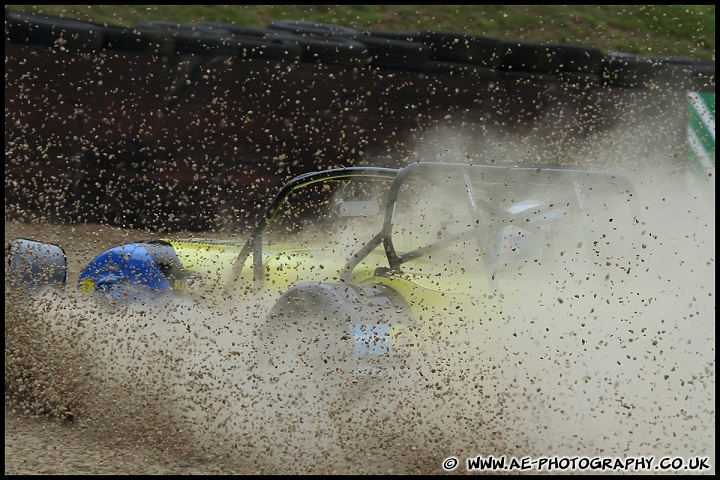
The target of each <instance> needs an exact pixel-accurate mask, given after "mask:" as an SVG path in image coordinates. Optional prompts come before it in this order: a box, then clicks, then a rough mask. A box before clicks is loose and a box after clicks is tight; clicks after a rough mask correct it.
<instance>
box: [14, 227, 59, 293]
mask: <svg viewBox="0 0 720 480" xmlns="http://www.w3.org/2000/svg"><path fill="white" fill-rule="evenodd" d="M8 254H9V255H8V257H9V260H8V261H9V265H8V267H9V269H8V282H9V284H10V285H11V286H13V287H15V288H22V289H25V291H26V292H27V293H35V292H37V291H38V290H39V289H40V288H42V287H48V286H49V287H56V288H64V287H65V281H66V279H67V258H66V257H65V251H64V250H63V249H62V247H60V246H58V245H53V244H51V243H42V242H37V241H35V240H28V239H25V238H16V239H14V240H13V241H12V242H10V245H9V247H8Z"/></svg>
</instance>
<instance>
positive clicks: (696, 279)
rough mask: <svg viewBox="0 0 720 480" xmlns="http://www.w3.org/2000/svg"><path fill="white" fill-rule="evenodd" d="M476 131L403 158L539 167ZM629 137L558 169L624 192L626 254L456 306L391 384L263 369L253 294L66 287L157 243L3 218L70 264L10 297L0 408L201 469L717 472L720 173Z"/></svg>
mask: <svg viewBox="0 0 720 480" xmlns="http://www.w3.org/2000/svg"><path fill="white" fill-rule="evenodd" d="M487 138H493V140H487V142H488V148H487V149H485V150H483V145H478V144H474V145H472V146H469V145H463V144H462V143H461V142H455V141H451V142H447V143H446V140H447V139H445V140H443V137H442V135H441V133H438V135H437V137H434V138H433V137H432V135H428V136H427V138H426V140H427V141H428V144H429V145H431V146H432V147H433V148H435V149H437V150H436V151H435V150H433V148H425V149H424V152H425V158H419V156H418V158H415V159H413V161H414V160H429V161H439V160H440V161H443V160H449V159H453V158H464V159H466V161H473V162H475V161H477V163H481V160H484V161H485V162H487V161H493V160H494V161H503V162H507V161H508V160H509V159H516V158H528V157H530V159H531V160H532V159H533V158H539V157H540V156H541V155H540V154H536V153H535V150H534V149H535V148H536V147H537V145H536V144H534V143H533V142H532V141H529V142H526V143H524V144H522V145H521V148H520V150H519V151H514V150H513V149H511V148H509V147H507V146H506V145H507V142H506V141H503V140H501V138H500V137H494V136H493V135H488V136H487ZM633 138H635V139H637V136H636V135H635V136H634V135H633V132H631V131H628V132H627V134H626V135H623V136H617V135H616V136H615V137H613V139H612V141H610V140H609V137H603V136H598V137H597V138H596V139H595V140H594V141H593V144H592V145H591V146H589V147H588V148H587V149H582V151H581V152H576V153H577V154H578V158H577V163H573V160H571V161H570V162H565V163H569V164H571V165H572V164H578V165H581V164H589V165H592V166H594V165H596V164H597V165H598V166H599V167H601V168H598V169H601V170H610V171H615V172H617V173H621V174H624V175H627V176H628V177H629V178H630V179H631V180H632V181H633V183H634V184H635V186H636V187H637V189H638V197H639V201H640V203H641V213H642V219H641V223H640V224H639V225H638V226H637V228H638V229H639V231H638V232H637V233H638V235H639V236H640V241H639V242H638V244H637V245H636V246H635V248H634V250H633V251H632V252H631V254H630V255H625V254H623V255H614V254H613V252H612V250H613V248H612V247H613V245H610V248H609V251H606V252H603V256H602V258H599V257H598V258H596V259H595V261H593V262H588V263H587V264H582V263H578V262H574V263H572V264H568V265H567V266H566V267H565V268H559V269H554V270H553V271H552V273H551V274H550V275H548V276H547V277H545V278H538V279H537V280H536V281H530V282H528V284H527V286H526V287H523V288H522V289H516V290H512V291H505V292H502V295H494V296H490V295H489V296H487V298H485V297H483V296H480V297H479V298H478V301H477V302H475V303H473V304H471V305H460V306H458V310H457V311H456V312H452V313H448V316H447V318H444V319H442V321H444V322H447V323H448V324H453V325H460V326H459V327H458V329H457V331H458V337H457V338H458V339H460V340H454V341H452V342H450V341H448V342H442V343H439V344H438V345H434V346H433V347H431V348H429V349H428V351H426V352H425V353H424V354H423V355H422V356H419V357H418V358H417V359H414V360H413V361H411V362H409V363H408V366H410V367H411V368H410V369H409V370H407V371H405V372H404V373H401V374H400V375H399V376H398V377H395V378H392V379H391V378H386V379H380V380H378V381H376V382H368V383H365V382H357V383H350V384H344V385H343V388H337V389H336V388H334V387H333V388H328V389H316V388H314V387H313V384H314V382H315V381H316V380H317V379H318V377H319V376H321V375H320V373H317V372H316V373H313V372H309V373H303V374H302V375H300V376H299V378H300V380H298V377H292V373H293V372H290V374H289V373H288V372H287V371H283V369H282V368H280V369H278V368H276V367H273V366H272V365H268V364H267V362H265V360H264V359H262V358H258V355H257V351H256V349H255V348H254V345H255V344H256V343H255V342H256V336H257V334H258V331H259V330H260V329H262V328H263V326H264V322H265V315H266V313H267V311H268V309H269V307H270V302H269V301H268V299H266V298H263V297H262V296H260V297H246V298H234V299H232V300H227V301H222V302H218V303H213V302H210V301H203V300H202V299H196V300H195V301H190V300H183V299H180V300H177V301H172V302H167V303H166V304H158V305H150V304H148V305H139V306H114V305H108V304H103V303H96V302H88V301H87V300H86V299H81V298H80V297H79V294H77V293H76V292H74V290H73V288H72V286H73V285H74V283H73V275H74V278H77V273H78V272H79V269H80V268H81V267H82V265H83V264H84V263H83V262H86V261H88V260H89V259H90V258H91V257H92V255H94V254H97V253H99V252H100V251H101V250H102V249H104V248H106V247H109V246H112V245H114V244H116V243H117V242H118V241H127V240H129V239H139V238H148V237H149V236H151V235H149V234H147V233H142V232H138V231H131V230H124V229H109V228H107V227H101V226H93V225H88V226H81V227H77V228H75V227H67V226H60V227H59V226H49V225H29V224H20V223H8V222H6V225H5V236H6V243H7V242H8V240H9V239H11V238H14V237H32V238H35V239H40V240H45V241H52V240H53V238H55V239H57V240H56V241H58V242H59V243H62V244H63V245H64V246H65V247H66V250H67V251H68V254H69V255H70V268H71V275H70V278H69V285H70V286H71V287H70V288H69V289H68V291H67V292H64V293H57V292H48V293H47V294H46V296H45V297H43V298H41V299H39V300H37V301H36V302H34V303H32V304H29V303H28V302H26V301H25V300H23V299H21V298H19V297H17V296H15V294H14V293H13V292H9V291H8V290H6V303H7V306H6V312H5V323H6V327H5V328H6V330H5V338H6V353H5V363H6V366H5V382H6V402H7V399H8V392H9V391H12V392H15V393H14V395H11V396H13V398H14V401H15V402H16V404H17V408H18V409H20V410H22V411H25V412H26V413H28V414H36V415H44V416H48V417H50V418H53V419H64V421H73V422H75V423H78V424H81V425H84V426H85V427H86V428H87V429H90V430H92V431H94V432H97V433H98V435H99V437H102V439H103V442H106V443H108V444H122V443H132V444H138V445H146V446H147V447H148V448H153V449H158V450H159V451H163V452H169V453H171V454H172V455H176V456H177V457H178V458H183V459H184V461H187V462H191V463H193V464H195V465H200V466H203V468H205V469H206V470H207V471H208V472H210V471H212V472H221V473H256V472H257V473H332V472H337V473H443V469H442V462H443V460H444V459H445V458H447V457H450V456H455V457H457V458H459V459H460V462H461V464H460V467H459V468H458V469H457V470H456V472H459V473H464V472H465V469H464V465H463V462H464V459H466V458H472V457H475V456H477V455H482V456H488V455H495V456H501V455H506V456H508V457H510V456H514V457H516V458H521V457H525V456H531V457H535V458H537V457H540V456H552V455H559V456H587V457H613V458H615V457H620V458H627V457H637V456H641V455H647V456H654V457H655V458H656V459H659V458H661V457H664V456H670V457H678V456H680V457H683V458H686V459H687V458H691V457H695V456H708V457H710V463H711V465H713V468H712V469H711V470H710V473H711V472H714V470H715V469H714V462H715V454H714V451H715V393H714V392H715V323H714V319H715V298H714V296H715V249H714V242H715V207H714V179H711V180H710V181H708V180H707V179H705V178H702V179H700V180H698V181H696V182H695V183H691V182H689V181H688V178H689V176H688V175H689V174H688V173H687V172H685V171H684V170H683V169H682V168H679V167H678V166H677V163H676V161H677V160H676V158H674V157H673V155H672V154H666V155H664V156H656V157H654V158H648V154H647V149H648V148H649V147H647V146H646V145H639V144H637V142H634V141H633V140H632V139H633ZM447 145H452V147H449V146H447ZM490 145H495V146H496V147H501V149H500V150H502V151H500V150H498V148H490ZM652 148H653V149H657V150H658V151H662V149H661V148H660V147H658V146H657V145H654V146H653V147H652ZM479 151H484V152H485V153H486V155H489V156H490V158H482V156H479V155H478V154H477V152H479ZM470 152H472V153H470ZM498 152H500V153H498ZM542 156H547V152H544V153H543V154H542ZM499 157H502V158H503V159H504V160H498V158H499ZM583 158H584V159H589V161H584V160H583ZM476 159H477V160H476ZM73 250H77V251H79V252H80V254H79V255H78V254H72V255H71V252H72V251H73ZM73 262H77V263H76V264H73ZM288 362H290V359H288ZM288 365H289V363H288ZM325 374H328V372H325V373H323V375H325ZM314 375H315V376H314ZM328 375H329V374H328ZM328 378H329V379H330V381H329V382H328ZM325 381H326V384H329V385H331V386H333V385H335V384H339V383H340V382H337V381H336V382H333V381H332V377H331V376H330V377H328V376H326V377H325ZM703 473H707V472H703Z"/></svg>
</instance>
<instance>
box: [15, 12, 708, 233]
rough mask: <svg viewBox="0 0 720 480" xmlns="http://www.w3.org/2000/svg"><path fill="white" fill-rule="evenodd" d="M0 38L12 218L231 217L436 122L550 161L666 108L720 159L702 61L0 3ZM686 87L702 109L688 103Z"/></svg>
mask: <svg viewBox="0 0 720 480" xmlns="http://www.w3.org/2000/svg"><path fill="white" fill-rule="evenodd" d="M5 36H6V41H5V58H6V61H5V106H6V107H5V112H6V122H5V153H6V154H5V171H6V175H5V200H6V209H5V212H6V218H8V217H21V218H26V219H27V218H30V217H32V216H35V217H41V218H48V219H53V218H55V219H59V220H64V221H99V222H105V223H110V224H117V225H134V226H150V227H164V228H180V227H185V228H197V229H202V228H209V227H217V226H221V225H226V224H227V223H226V222H227V221H228V219H235V220H236V219H240V221H239V222H238V223H239V224H240V225H242V223H243V222H244V221H246V220H247V221H251V220H252V219H253V218H254V216H255V215H257V214H259V213H260V212H261V211H262V204H263V203H264V202H265V201H266V200H267V198H268V196H269V195H271V194H272V193H273V192H274V191H275V189H276V188H277V187H278V186H279V185H280V184H282V182H284V181H285V180H287V179H288V178H289V177H291V176H293V175H296V174H298V173H301V172H304V171H307V170H312V169H317V168H329V167H336V166H341V165H352V164H360V163H376V164H377V163H382V164H384V165H387V166H397V165H401V164H404V163H407V162H409V161H414V159H416V158H417V157H418V155H419V154H421V153H428V152H427V151H426V150H428V149H426V148H422V149H420V150H421V151H420V152H418V150H417V147H416V145H417V144H419V143H425V144H430V145H435V144H436V143H437V142H436V140H435V139H434V138H433V137H432V135H433V131H434V130H436V129H446V130H447V131H449V132H451V134H452V135H454V136H456V137H457V139H458V140H459V141H464V142H469V143H471V144H472V143H473V142H475V143H479V142H480V140H481V139H482V138H484V137H485V136H487V134H488V132H489V131H499V132H501V134H502V135H503V136H504V138H507V139H515V140H517V143H518V144H523V141H524V140H525V139H527V138H530V137H532V138H533V139H537V141H538V142H540V143H543V142H546V143H545V144H544V146H545V150H544V151H543V152H542V153H541V154H540V155H541V157H537V156H535V157H533V158H531V160H532V161H533V162H543V161H545V162H552V163H557V162H558V159H562V158H564V155H565V154H566V150H567V146H568V145H569V144H570V143H571V142H572V141H577V142H580V143H582V142H585V141H586V140H588V139H592V138H593V136H596V135H599V134H602V132H605V131H609V130H612V129H613V128H623V129H630V128H633V127H634V124H633V122H639V121H642V120H643V119H644V118H663V120H664V121H666V123H667V125H675V124H678V125H680V124H682V125H687V126H688V127H689V129H688V130H687V131H686V130H685V129H684V128H683V129H678V130H677V132H675V131H674V130H669V131H667V132H665V133H664V135H662V138H663V141H667V142H669V143H671V144H672V145H673V147H675V146H682V147H681V148H682V149H683V152H684V150H685V148H686V147H685V146H686V145H688V146H689V147H691V148H694V147H698V149H694V150H693V152H699V153H700V154H697V155H696V154H693V155H694V156H693V157H692V162H695V163H697V162H696V159H701V160H702V163H701V165H702V166H703V169H705V170H707V169H708V168H710V167H712V168H713V169H714V123H713V126H712V128H710V127H707V128H708V129H707V130H706V129H705V128H706V126H707V125H708V122H707V119H708V118H712V119H713V122H714V95H715V93H714V92H715V68H714V62H702V61H698V60H692V59H684V58H655V57H642V56H637V55H628V54H624V53H620V52H601V51H598V50H597V49H594V48H592V47H586V46H580V45H564V44H541V43H534V42H506V41H502V40H499V39H496V38H492V37H486V36H480V35H470V34H464V33H454V32H444V31H434V30H423V31H414V32H413V31H408V32H404V31H384V30H377V31H373V30H369V31H359V30H357V29H352V28H350V27H344V26H339V25H327V24H314V23H310V22H303V21H294V20H283V21H274V22H271V23H270V24H269V25H268V26H267V28H260V27H249V26H242V25H232V24H223V23H213V22H202V23H198V24H170V23H168V22H139V23H138V24H137V25H134V26H132V27H128V26H120V25H101V24H95V23H91V22H81V21H77V20H68V19H60V18H57V17H49V16H40V15H31V14H25V13H19V12H12V11H10V12H8V11H7V10H6V35H5ZM688 92H693V93H691V95H694V96H693V97H691V98H692V99H693V100H691V105H701V103H700V102H699V101H698V100H697V99H700V100H702V105H704V106H708V108H707V109H704V108H703V109H699V110H698V113H697V115H695V114H694V110H692V109H691V110H690V112H693V115H692V116H690V119H688V111H689V110H688V108H687V105H688V100H687V95H688ZM710 106H711V107H712V108H710ZM631 110H632V111H633V112H634V115H632V116H630V115H626V114H625V113H627V112H628V111H631ZM710 111H711V114H710V113H707V112H710ZM669 128H671V127H669ZM710 132H712V145H711V146H710V144H708V139H709V138H710V136H711V133H710ZM651 133H653V132H651ZM654 134H656V133H654ZM695 137H697V140H696V139H695ZM558 139H561V141H557V140H558ZM649 143H652V141H651V142H649ZM701 145H706V148H705V149H702V148H699V146H701ZM439 148H440V147H439ZM439 155H440V156H441V154H439ZM500 160H502V161H508V160H509V161H513V160H515V159H513V158H510V159H508V158H503V159H500ZM693 164H694V163H693ZM690 165H691V163H690V162H688V168H689V166H690Z"/></svg>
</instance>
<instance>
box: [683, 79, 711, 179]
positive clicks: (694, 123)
mask: <svg viewBox="0 0 720 480" xmlns="http://www.w3.org/2000/svg"><path fill="white" fill-rule="evenodd" d="M688 106H689V109H688V129H687V140H688V158H689V159H690V164H691V169H692V170H693V171H694V172H696V173H698V174H699V175H700V176H701V177H700V178H703V177H704V178H706V179H711V180H712V181H714V178H715V93H698V92H689V93H688Z"/></svg>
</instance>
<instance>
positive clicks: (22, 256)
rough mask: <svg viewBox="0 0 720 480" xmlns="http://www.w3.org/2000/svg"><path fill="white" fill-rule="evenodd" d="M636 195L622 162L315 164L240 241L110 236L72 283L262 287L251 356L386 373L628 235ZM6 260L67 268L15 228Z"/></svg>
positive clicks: (177, 289) (61, 278) (150, 294)
mask: <svg viewBox="0 0 720 480" xmlns="http://www.w3.org/2000/svg"><path fill="white" fill-rule="evenodd" d="M637 204H638V202H637V196H636V193H635V190H634V188H633V186H632V184H631V183H630V182H629V181H628V180H627V179H626V178H624V177H622V176H620V175H615V174H611V173H604V172H594V171H588V170H582V169H577V168H575V169H572V168H550V167H542V168H539V167H537V168H536V167H520V166H499V165H469V164H447V163H415V164H411V165H409V166H406V167H404V168H402V169H389V168H378V167H350V168H342V169H334V170H326V171H319V172H312V173H308V174H304V175H301V176H299V177H297V178H295V179H293V180H292V181H290V182H289V183H287V184H286V185H285V186H284V187H283V188H282V189H281V190H280V192H279V193H278V195H277V196H276V197H275V200H274V201H273V202H272V203H271V204H270V206H269V207H268V209H267V212H266V215H265V216H264V217H263V219H262V220H261V222H260V223H259V224H258V225H257V226H256V227H255V229H254V230H253V231H252V232H251V233H250V236H249V238H248V239H247V240H246V241H244V242H236V241H222V240H218V239H207V238H206V239H199V238H191V239H163V240H154V241H141V242H132V243H128V244H124V245H120V246H116V247H113V248H110V249H108V250H106V251H104V252H103V253H101V254H100V255H98V256H97V257H95V258H94V259H93V260H92V261H91V262H90V263H89V264H88V265H87V266H86V267H85V269H84V270H83V271H82V272H81V274H80V276H79V280H78V289H79V290H80V291H81V292H83V293H86V294H88V295H90V296H93V297H102V298H109V299H111V301H112V302H131V303H137V302H154V301H157V300H159V299H162V298H167V297H172V296H183V297H188V298H193V297H197V298H202V299H209V298H218V299H232V298H240V297H247V296H251V295H262V298H264V299H266V300H270V304H271V305H272V307H271V308H270V310H269V313H268V315H267V318H266V320H265V321H264V323H263V324H262V326H261V327H260V329H259V331H258V333H257V335H256V337H255V338H256V344H255V347H256V350H257V352H258V355H260V356H261V357H263V358H264V360H262V363H268V364H271V365H275V366H276V367H277V364H279V363H282V364H284V365H285V366H286V367H288V368H290V369H291V370H293V371H295V369H301V367H300V366H299V365H300V364H297V365H294V366H292V367H290V363H291V362H297V360H298V359H302V365H303V367H304V368H305V369H309V370H324V371H326V372H328V373H332V374H335V375H339V376H340V377H342V378H346V379H347V378H355V379H357V378H361V377H376V376H383V375H387V373H388V371H391V370H392V369H397V368H406V367H407V365H406V363H405V360H404V359H406V358H408V356H409V355H412V353H413V352H417V351H419V350H420V349H422V348H424V346H425V345H428V344H435V345H438V344H443V342H449V341H450V340H451V339H452V338H453V336H455V337H457V336H463V335H468V332H469V331H476V327H477V325H464V322H466V321H467V322H470V320H469V319H466V318H465V317H463V316H462V315H460V316H458V315H457V311H458V310H459V309H461V308H468V306H471V307H470V308H476V309H480V308H483V309H486V310H487V309H489V308H490V307H489V305H491V304H492V303H493V298H495V297H497V296H499V295H503V294H505V293H506V292H511V291H512V292H522V291H523V290H522V289H523V288H531V287H530V285H532V282H531V280H532V281H536V280H537V279H538V278H542V277H543V275H546V276H547V275H549V274H550V272H552V271H553V269H556V268H567V262H568V261H571V262H573V261H574V262H590V263H593V262H594V263H602V262H605V261H607V259H608V258H610V257H609V256H608V255H606V254H605V252H604V248H605V247H606V246H609V245H612V246H613V248H616V246H617V245H618V244H625V245H627V247H628V251H630V249H631V248H632V243H633V242H634V240H635V239H634V238H633V236H632V233H631V232H632V231H633V229H634V227H635V225H637V224H638V223H639V212H638V211H637ZM613 255H614V256H617V252H614V253H613ZM10 267H11V268H10V270H11V279H12V281H14V282H15V283H16V284H17V285H19V286H21V287H22V288H25V289H26V290H27V291H28V292H29V293H32V292H36V291H38V290H39V289H41V288H44V287H46V286H47V285H55V286H60V287H62V286H64V284H65V279H66V273H65V272H66V262H65V256H64V251H63V250H62V248H61V247H59V246H56V245H49V244H45V243H41V242H36V241H33V240H28V239H16V240H14V241H13V242H12V243H11V246H10ZM517 301H518V302H521V301H522V298H518V299H517ZM488 311H490V310H488ZM450 318H453V320H452V321H450V320H449V319H450ZM466 327H468V328H469V329H468V328H466ZM288 352H294V353H292V354H291V355H288ZM310 352H312V353H310ZM340 377H339V378H340Z"/></svg>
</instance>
